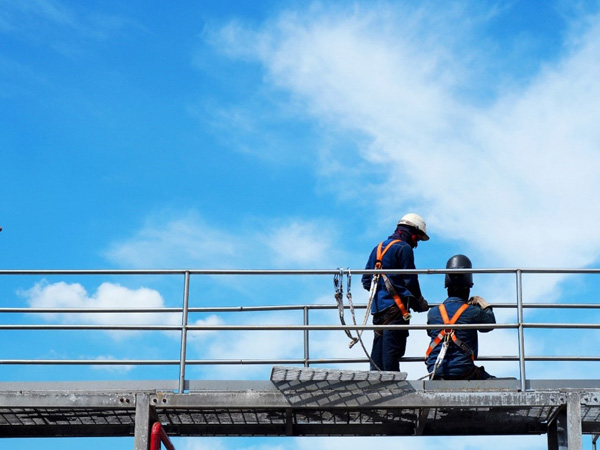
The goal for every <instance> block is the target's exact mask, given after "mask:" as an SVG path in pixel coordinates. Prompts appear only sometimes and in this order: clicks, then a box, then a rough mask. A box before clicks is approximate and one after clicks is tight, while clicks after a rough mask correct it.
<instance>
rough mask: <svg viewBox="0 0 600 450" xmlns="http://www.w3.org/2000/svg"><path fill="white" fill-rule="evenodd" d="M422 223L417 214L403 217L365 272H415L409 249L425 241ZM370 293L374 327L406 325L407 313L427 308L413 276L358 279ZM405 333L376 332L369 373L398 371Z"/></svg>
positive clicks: (372, 253)
mask: <svg viewBox="0 0 600 450" xmlns="http://www.w3.org/2000/svg"><path fill="white" fill-rule="evenodd" d="M427 240H429V236H428V235H427V229H426V225H425V221H424V220H423V218H422V217H421V216H419V215H418V214H413V213H410V214H406V215H405V216H404V217H402V219H400V221H399V222H398V224H397V226H396V230H395V231H394V233H393V234H392V235H391V236H389V237H388V238H387V239H386V240H385V241H383V242H381V243H380V244H379V245H377V246H376V247H375V248H374V249H373V251H372V252H371V255H370V256H369V260H368V261H367V265H366V266H365V269H415V261H414V253H413V248H415V247H417V245H418V242H419V241H427ZM362 284H363V287H364V288H365V289H366V290H368V291H370V297H369V301H370V303H371V314H372V315H373V324H374V325H408V324H409V323H410V313H409V311H410V310H411V309H412V310H413V311H417V312H423V311H427V310H428V309H429V305H428V304H427V301H426V300H425V299H424V298H423V296H422V294H421V287H420V286H419V279H418V276H417V274H395V275H383V274H381V275H379V274H376V275H370V274H365V275H363V277H362ZM407 337H408V330H376V331H375V336H374V338H373V350H372V352H371V370H386V371H400V358H402V356H404V352H405V350H406V339H407Z"/></svg>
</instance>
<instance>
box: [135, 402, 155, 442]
mask: <svg viewBox="0 0 600 450" xmlns="http://www.w3.org/2000/svg"><path fill="white" fill-rule="evenodd" d="M151 417H152V409H151V407H150V396H149V395H148V394H136V396H135V433H134V443H133V449H134V450H149V449H150V427H151V425H150V420H151Z"/></svg>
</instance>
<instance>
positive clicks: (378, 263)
mask: <svg viewBox="0 0 600 450" xmlns="http://www.w3.org/2000/svg"><path fill="white" fill-rule="evenodd" d="M384 242H385V241H381V242H380V243H379V245H378V246H377V260H376V261H375V268H376V269H381V261H382V259H383V255H385V254H386V253H387V251H388V250H389V249H390V247H391V246H392V245H394V244H397V243H398V242H402V241H401V240H400V239H394V240H393V241H390V242H389V243H388V244H387V245H386V246H385V248H384V249H383V250H382V247H383V243H384ZM378 266H379V267H378Z"/></svg>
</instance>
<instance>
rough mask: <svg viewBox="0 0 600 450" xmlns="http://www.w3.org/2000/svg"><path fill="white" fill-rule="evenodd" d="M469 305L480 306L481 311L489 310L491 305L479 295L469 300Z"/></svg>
mask: <svg viewBox="0 0 600 450" xmlns="http://www.w3.org/2000/svg"><path fill="white" fill-rule="evenodd" d="M469 305H475V306H479V307H480V308H481V309H485V308H489V307H490V306H491V305H490V304H489V303H488V302H486V301H485V300H484V299H483V297H480V296H479V295H474V296H473V297H471V298H470V299H469Z"/></svg>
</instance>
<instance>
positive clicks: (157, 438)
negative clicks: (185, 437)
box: [150, 422, 175, 450]
mask: <svg viewBox="0 0 600 450" xmlns="http://www.w3.org/2000/svg"><path fill="white" fill-rule="evenodd" d="M161 441H162V443H163V444H165V448H166V449H167V450H175V447H174V446H173V444H172V443H171V440H170V439H169V436H168V435H167V433H166V432H165V430H164V429H163V427H162V425H161V424H160V422H155V423H154V425H152V432H151V433H150V450H160V448H161V446H160V443H161Z"/></svg>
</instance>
